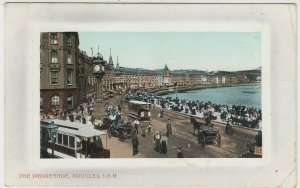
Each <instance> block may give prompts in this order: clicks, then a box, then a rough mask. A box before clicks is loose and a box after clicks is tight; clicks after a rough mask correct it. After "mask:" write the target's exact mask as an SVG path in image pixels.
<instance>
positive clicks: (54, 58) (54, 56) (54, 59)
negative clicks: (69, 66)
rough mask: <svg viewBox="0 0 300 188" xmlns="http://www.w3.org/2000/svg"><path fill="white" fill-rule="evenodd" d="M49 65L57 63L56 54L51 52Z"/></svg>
mask: <svg viewBox="0 0 300 188" xmlns="http://www.w3.org/2000/svg"><path fill="white" fill-rule="evenodd" d="M51 63H57V52H56V51H54V50H53V51H51Z"/></svg>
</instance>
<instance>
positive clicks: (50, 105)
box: [40, 32, 80, 112]
mask: <svg viewBox="0 0 300 188" xmlns="http://www.w3.org/2000/svg"><path fill="white" fill-rule="evenodd" d="M40 39H41V41H40V77H41V79H40V106H41V111H45V112H49V111H53V110H59V109H63V110H68V109H73V108H75V107H77V105H78V103H79V100H80V98H79V92H78V88H79V74H78V71H79V70H78V56H79V49H78V45H79V39H78V33H75V32H70V33H60V32H53V33H41V37H40Z"/></svg>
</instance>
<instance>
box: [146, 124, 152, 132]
mask: <svg viewBox="0 0 300 188" xmlns="http://www.w3.org/2000/svg"><path fill="white" fill-rule="evenodd" d="M147 129H148V134H151V129H152V127H151V123H150V122H148V124H147Z"/></svg>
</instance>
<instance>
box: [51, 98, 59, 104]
mask: <svg viewBox="0 0 300 188" xmlns="http://www.w3.org/2000/svg"><path fill="white" fill-rule="evenodd" d="M51 101H52V106H59V96H58V95H54V96H53V97H52V99H51Z"/></svg>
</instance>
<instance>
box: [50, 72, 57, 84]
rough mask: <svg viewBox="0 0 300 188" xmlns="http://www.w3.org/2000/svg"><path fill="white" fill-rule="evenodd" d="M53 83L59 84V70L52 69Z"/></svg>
mask: <svg viewBox="0 0 300 188" xmlns="http://www.w3.org/2000/svg"><path fill="white" fill-rule="evenodd" d="M50 76H51V85H57V84H58V71H51V75H50Z"/></svg>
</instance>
